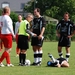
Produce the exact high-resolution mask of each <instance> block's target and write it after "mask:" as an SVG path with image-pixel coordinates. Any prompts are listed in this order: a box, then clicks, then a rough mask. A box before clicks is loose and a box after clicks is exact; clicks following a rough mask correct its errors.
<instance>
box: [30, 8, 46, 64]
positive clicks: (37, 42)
mask: <svg viewBox="0 0 75 75" xmlns="http://www.w3.org/2000/svg"><path fill="white" fill-rule="evenodd" d="M34 16H35V18H34V20H33V25H32V29H31V30H32V32H33V33H35V34H36V35H37V37H32V39H31V45H32V48H33V51H34V62H33V64H32V65H39V64H41V61H42V54H43V52H42V45H43V39H44V36H43V34H44V31H45V25H46V21H45V19H44V18H43V17H42V16H41V15H40V9H39V8H35V10H34Z"/></svg>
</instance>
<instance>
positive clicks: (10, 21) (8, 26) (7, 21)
mask: <svg viewBox="0 0 75 75" xmlns="http://www.w3.org/2000/svg"><path fill="white" fill-rule="evenodd" d="M5 22H6V25H7V28H8V29H9V31H10V32H11V33H12V35H13V36H14V31H13V25H12V20H11V19H6V20H5Z"/></svg>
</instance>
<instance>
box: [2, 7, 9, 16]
mask: <svg viewBox="0 0 75 75" xmlns="http://www.w3.org/2000/svg"><path fill="white" fill-rule="evenodd" d="M3 14H7V15H10V8H9V7H8V6H6V7H4V8H3Z"/></svg>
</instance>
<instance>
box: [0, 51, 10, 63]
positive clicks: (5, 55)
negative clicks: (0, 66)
mask: <svg viewBox="0 0 75 75" xmlns="http://www.w3.org/2000/svg"><path fill="white" fill-rule="evenodd" d="M4 58H6V62H7V64H10V56H9V53H8V52H7V51H4V52H3V54H2V56H1V58H0V63H1V62H2V61H3V60H4Z"/></svg>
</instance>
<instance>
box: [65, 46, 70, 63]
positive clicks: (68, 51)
mask: <svg viewBox="0 0 75 75" xmlns="http://www.w3.org/2000/svg"><path fill="white" fill-rule="evenodd" d="M69 57H70V47H66V60H67V62H68V60H69Z"/></svg>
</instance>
